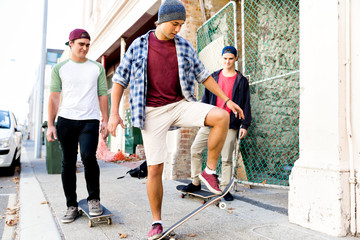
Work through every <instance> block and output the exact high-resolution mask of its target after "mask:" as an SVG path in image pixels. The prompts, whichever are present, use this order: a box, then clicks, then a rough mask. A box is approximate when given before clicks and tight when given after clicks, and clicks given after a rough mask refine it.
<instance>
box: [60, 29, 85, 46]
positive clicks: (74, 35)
mask: <svg viewBox="0 0 360 240" xmlns="http://www.w3.org/2000/svg"><path fill="white" fill-rule="evenodd" d="M80 38H87V39H89V40H91V39H90V35H89V33H88V32H87V31H86V30H84V29H80V28H76V29H74V30H72V31H71V33H70V35H69V41H67V42H66V43H65V45H69V42H70V41H74V40H76V39H80Z"/></svg>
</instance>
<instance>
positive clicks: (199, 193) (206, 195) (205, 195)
mask: <svg viewBox="0 0 360 240" xmlns="http://www.w3.org/2000/svg"><path fill="white" fill-rule="evenodd" d="M184 187H186V185H178V186H176V190H178V191H179V192H181V193H182V194H181V198H184V197H186V196H194V197H198V198H202V199H203V202H202V203H203V204H205V203H206V202H207V201H209V200H210V199H212V198H213V197H216V196H219V195H216V194H214V193H212V192H210V191H206V190H199V191H195V192H186V191H184V190H183V189H184ZM216 206H218V207H220V208H221V209H225V208H226V203H224V202H221V201H220V200H219V201H218V202H217V203H216Z"/></svg>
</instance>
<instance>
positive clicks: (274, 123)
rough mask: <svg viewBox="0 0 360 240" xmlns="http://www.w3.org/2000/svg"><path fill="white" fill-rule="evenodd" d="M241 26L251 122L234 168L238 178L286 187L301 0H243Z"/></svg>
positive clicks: (295, 111)
mask: <svg viewBox="0 0 360 240" xmlns="http://www.w3.org/2000/svg"><path fill="white" fill-rule="evenodd" d="M241 25H242V63H243V65H242V72H243V74H244V75H245V76H246V77H247V78H248V80H249V84H250V94H251V107H252V116H253V121H252V125H251V127H250V128H249V132H248V136H247V137H246V139H245V140H243V141H241V143H240V150H241V153H242V156H243V161H242V162H243V165H242V163H240V164H239V163H238V164H237V165H235V166H236V169H235V173H236V175H237V179H238V180H241V181H242V182H250V183H261V184H270V185H282V186H288V179H289V174H290V173H291V169H292V167H293V164H294V162H295V161H296V160H297V159H298V158H299V97H300V85H299V59H300V55H299V0H243V1H242V24H241Z"/></svg>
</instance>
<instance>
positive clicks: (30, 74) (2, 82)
mask: <svg viewBox="0 0 360 240" xmlns="http://www.w3.org/2000/svg"><path fill="white" fill-rule="evenodd" d="M82 3H83V0H48V17H47V30H46V32H47V36H46V48H52V49H65V48H66V46H65V42H66V41H67V40H68V37H69V33H70V32H71V31H72V30H73V29H74V28H82V27H83V26H82ZM43 9H44V0H33V1H29V0H0V33H1V38H0V71H1V75H0V76H1V78H0V109H7V110H11V111H13V112H14V113H15V115H16V117H17V118H18V120H19V121H20V122H21V123H22V122H24V120H25V118H26V114H27V112H28V111H29V110H28V109H29V107H28V104H27V101H28V99H29V96H30V94H31V91H32V89H33V86H34V84H35V83H36V81H37V80H38V79H39V77H38V76H39V75H38V74H39V69H40V60H41V43H42V33H43V31H42V27H43V22H42V20H43Z"/></svg>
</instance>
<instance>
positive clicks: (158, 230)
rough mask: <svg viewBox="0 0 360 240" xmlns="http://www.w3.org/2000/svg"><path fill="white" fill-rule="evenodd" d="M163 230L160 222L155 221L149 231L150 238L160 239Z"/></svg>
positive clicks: (149, 239)
mask: <svg viewBox="0 0 360 240" xmlns="http://www.w3.org/2000/svg"><path fill="white" fill-rule="evenodd" d="M162 232H163V227H162V225H161V224H160V223H154V224H153V225H152V226H151V230H150V232H149V233H148V240H153V239H158V238H159V237H161V235H162Z"/></svg>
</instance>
